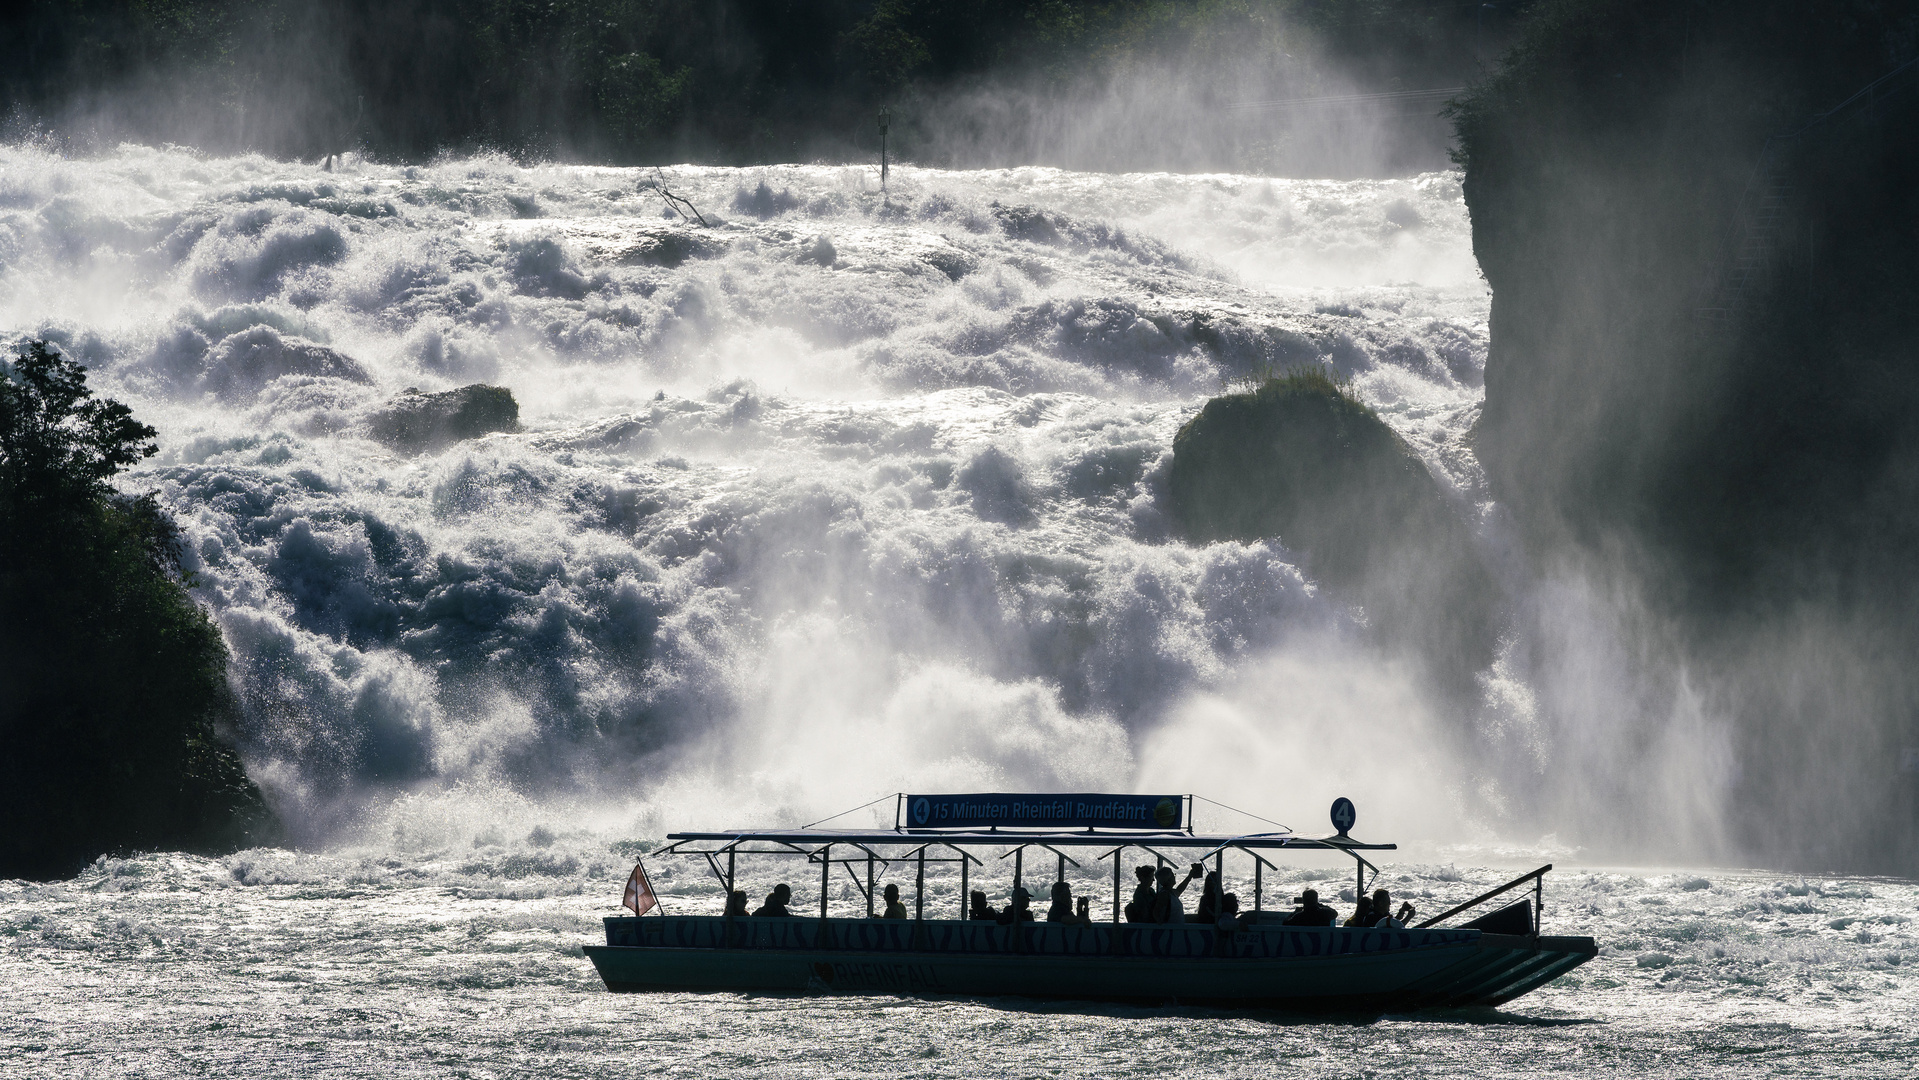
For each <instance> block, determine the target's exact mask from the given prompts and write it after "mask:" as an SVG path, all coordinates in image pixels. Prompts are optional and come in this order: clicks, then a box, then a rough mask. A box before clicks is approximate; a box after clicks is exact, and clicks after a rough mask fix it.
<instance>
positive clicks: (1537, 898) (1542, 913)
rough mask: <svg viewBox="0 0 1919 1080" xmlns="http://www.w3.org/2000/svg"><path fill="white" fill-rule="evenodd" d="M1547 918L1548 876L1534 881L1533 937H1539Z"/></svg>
mask: <svg viewBox="0 0 1919 1080" xmlns="http://www.w3.org/2000/svg"><path fill="white" fill-rule="evenodd" d="M1545 918H1546V875H1544V874H1541V875H1539V876H1538V877H1536V878H1534V879H1533V936H1534V937H1538V936H1539V928H1540V927H1541V926H1543V925H1544V924H1545Z"/></svg>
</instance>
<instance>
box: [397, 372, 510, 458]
mask: <svg viewBox="0 0 1919 1080" xmlns="http://www.w3.org/2000/svg"><path fill="white" fill-rule="evenodd" d="M518 430H520V406H519V403H518V402H516V401H514V400H513V391H511V390H508V389H507V388H506V387H504V386H487V385H486V384H484V383H474V384H472V385H471V386H462V387H460V388H459V389H458V390H447V391H443V392H441V393H437V394H423V393H421V392H419V391H418V390H408V391H407V392H406V393H405V394H403V395H401V396H400V397H398V398H396V399H394V400H393V401H392V402H390V403H388V405H387V406H386V408H384V409H381V410H380V411H379V412H376V413H374V414H373V415H372V416H371V417H370V418H369V419H368V420H367V431H368V433H369V434H371V435H372V436H373V437H374V438H375V439H378V440H379V441H381V442H383V443H385V444H387V445H388V446H391V447H393V448H394V449H395V450H402V451H405V452H407V453H410V454H417V453H421V452H423V451H428V450H438V449H440V448H442V447H445V446H450V445H452V444H453V443H456V442H460V441H461V440H463V439H477V438H479V437H480V436H482V435H485V434H488V433H489V432H494V431H518Z"/></svg>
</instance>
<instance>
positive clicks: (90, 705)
mask: <svg viewBox="0 0 1919 1080" xmlns="http://www.w3.org/2000/svg"><path fill="white" fill-rule="evenodd" d="M0 376H4V377H3V378H0V656H4V657H5V662H4V663H0V745H3V746H5V748H6V752H5V754H4V755H0V822H5V823H6V827H5V829H3V830H0V877H16V876H18V877H54V876H63V875H66V874H70V873H72V872H74V871H76V870H78V869H79V868H80V867H82V866H84V865H85V864H86V863H88V862H90V861H92V859H93V858H94V857H95V856H97V855H99V854H101V853H102V852H111V851H125V850H134V849H154V848H167V849H177V848H186V849H190V850H216V849H220V848H225V847H231V846H233V845H235V844H239V843H243V842H246V841H248V840H249V839H260V838H264V837H266V836H267V835H268V833H269V830H270V827H271V823H270V819H269V817H268V815H267V814H266V811H265V808H264V805H263V803H262V800H261V797H260V793H259V791H258V789H257V788H255V787H254V785H253V784H252V783H251V782H250V781H249V780H248V779H247V777H246V773H245V771H244V769H243V768H242V767H241V764H240V761H239V757H238V755H237V754H236V753H235V751H234V749H233V747H232V746H231V745H230V744H229V742H228V741H227V739H226V738H224V737H223V735H222V731H223V729H224V728H225V726H226V725H227V723H228V722H229V721H230V720H231V719H232V709H233V700H232V695H231V692H230V690H229V689H228V687H227V682H226V664H227V651H226V646H225V643H224V642H223V641H222V640H221V638H220V633H219V630H218V629H217V628H215V627H214V625H213V623H212V622H211V620H209V619H208V618H207V615H206V613H205V612H204V611H202V610H201V609H200V608H199V606H198V605H196V604H195V603H194V602H193V600H192V598H191V597H190V596H189V595H188V594H187V591H186V582H185V580H184V578H185V575H184V573H183V571H182V568H181V557H182V555H183V547H182V542H181V536H180V532H179V529H178V528H177V527H176V526H175V524H174V522H173V520H172V519H171V518H170V517H169V516H168V515H167V514H166V512H165V511H164V510H163V509H162V508H161V507H160V506H159V504H158V503H157V502H155V501H154V500H153V499H152V498H151V497H135V496H127V495H123V494H119V493H117V492H115V491H114V490H113V488H112V487H111V486H110V485H109V484H108V481H109V480H110V479H111V477H112V476H113V475H114V474H116V473H117V472H119V471H121V470H123V469H125V468H126V467H127V466H129V465H132V464H133V463H135V462H137V461H139V460H141V459H142V458H144V457H147V456H150V455H151V454H152V453H153V452H154V445H153V436H154V431H153V429H152V428H150V427H148V426H146V425H145V424H142V423H140V422H139V421H138V420H136V419H134V417H133V415H132V412H131V411H130V410H129V409H127V407H126V406H124V405H122V404H120V403H119V402H116V401H112V400H108V399H102V398H96V397H95V396H94V395H93V393H92V391H90V390H88V389H87V386H86V371H85V369H84V368H82V367H81V366H80V365H79V364H77V363H75V362H73V361H72V360H71V359H69V358H68V357H67V356H65V355H64V354H63V353H62V352H61V351H60V349H59V348H58V347H57V346H53V345H50V344H48V343H45V342H32V343H29V344H27V345H26V346H25V347H23V348H22V349H20V350H19V351H18V352H17V353H16V355H15V356H14V357H13V358H12V360H11V361H10V362H6V363H5V364H4V368H0Z"/></svg>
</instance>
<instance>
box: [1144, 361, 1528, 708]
mask: <svg viewBox="0 0 1919 1080" xmlns="http://www.w3.org/2000/svg"><path fill="white" fill-rule="evenodd" d="M1167 483H1168V494H1169V502H1170V504H1171V510H1172V513H1173V516H1174V518H1175V519H1176V520H1177V521H1178V522H1179V523H1180V525H1181V527H1182V528H1183V529H1184V530H1185V532H1186V535H1187V537H1188V538H1189V539H1192V540H1195V541H1208V540H1229V539H1230V540H1242V541H1253V540H1260V539H1277V540H1279V541H1280V542H1281V543H1283V544H1285V545H1286V547H1287V548H1288V549H1290V550H1291V551H1292V552H1294V553H1295V554H1296V555H1298V556H1299V557H1300V559H1301V560H1302V562H1303V563H1304V569H1305V570H1306V571H1307V572H1308V573H1309V574H1311V575H1312V576H1313V577H1315V578H1318V579H1319V580H1321V581H1323V582H1325V583H1326V584H1328V585H1330V586H1331V587H1332V588H1333V589H1334V590H1335V591H1336V592H1337V593H1339V594H1342V595H1344V596H1345V597H1347V598H1348V599H1350V600H1352V601H1356V602H1358V603H1359V604H1361V605H1362V606H1363V607H1364V608H1365V609H1366V611H1367V613H1368V615H1369V617H1370V621H1371V624H1372V626H1373V628H1374V630H1375V632H1376V633H1377V634H1378V636H1379V637H1380V639H1381V640H1382V641H1384V642H1386V643H1387V644H1389V645H1393V646H1397V647H1400V648H1404V649H1406V650H1408V651H1409V652H1411V653H1412V654H1414V655H1415V656H1417V657H1418V658H1420V659H1422V660H1424V661H1425V663H1426V664H1427V667H1428V670H1429V672H1430V673H1431V674H1432V675H1433V676H1434V677H1435V678H1436V679H1438V680H1439V681H1440V682H1441V683H1442V684H1443V685H1445V686H1446V687H1447V688H1448V689H1449V690H1451V691H1453V692H1455V693H1456V694H1459V695H1464V694H1468V693H1469V692H1470V689H1471V686H1472V681H1473V676H1474V674H1475V673H1476V672H1478V671H1480V670H1482V669H1484V668H1485V667H1486V665H1487V664H1489V663H1491V662H1492V657H1493V648H1494V644H1495V642H1496V639H1497V636H1498V631H1499V618H1498V610H1497V608H1498V605H1497V597H1496V592H1495V589H1494V586H1493V583H1492V581H1491V579H1490V577H1489V576H1488V574H1487V573H1486V570H1485V568H1484V567H1483V566H1482V565H1481V564H1480V562H1479V558H1478V555H1477V554H1476V552H1475V551H1474V549H1473V544H1472V536H1471V531H1470V529H1469V528H1468V526H1467V524H1466V521H1465V520H1464V518H1463V517H1462V516H1461V513H1460V511H1459V510H1458V509H1457V508H1455V507H1454V506H1453V505H1451V504H1450V503H1449V502H1448V501H1447V499H1446V497H1445V496H1444V494H1443V493H1442V492H1441V491H1440V488H1439V485H1438V484H1437V483H1436V482H1435V481H1434V480H1433V478H1432V474H1431V473H1429V472H1427V470H1426V466H1425V465H1424V464H1423V463H1422V462H1420V460H1419V459H1418V457H1416V456H1415V455H1414V454H1413V452H1412V450H1411V448H1409V447H1408V446H1407V445H1406V443H1405V441H1404V440H1402V439H1401V438H1400V437H1399V436H1398V435H1397V434H1396V433H1395V432H1394V431H1393V430H1392V429H1391V428H1389V427H1387V426H1386V424H1385V422H1383V421H1382V420H1380V419H1379V417H1377V416H1375V415H1373V413H1372V411H1371V410H1370V409H1368V408H1366V407H1365V406H1364V405H1362V404H1360V403H1359V402H1357V401H1354V400H1353V399H1352V398H1350V397H1347V396H1346V395H1345V394H1344V393H1343V392H1342V391H1341V389H1340V387H1339V386H1338V385H1337V384H1336V383H1334V382H1333V381H1332V380H1331V379H1330V378H1328V377H1327V376H1325V375H1323V374H1321V373H1319V372H1317V371H1309V372H1306V373H1304V374H1296V375H1291V376H1288V377H1285V378H1280V379H1272V380H1269V381H1268V382H1267V383H1266V384H1265V385H1264V386H1261V387H1260V388H1259V389H1258V390H1256V391H1254V392H1252V393H1240V394H1227V395H1224V396H1222V397H1217V398H1214V399H1213V400H1211V401H1209V402H1207V403H1206V407H1205V408H1203V409H1202V410H1200V413H1199V415H1198V416H1196V417H1194V418H1193V419H1192V420H1190V421H1188V422H1187V424H1186V426H1184V427H1182V428H1181V429H1180V430H1179V434H1178V436H1177V437H1175V439H1174V440H1173V463H1172V468H1171V471H1170V474H1169V476H1168V479H1167Z"/></svg>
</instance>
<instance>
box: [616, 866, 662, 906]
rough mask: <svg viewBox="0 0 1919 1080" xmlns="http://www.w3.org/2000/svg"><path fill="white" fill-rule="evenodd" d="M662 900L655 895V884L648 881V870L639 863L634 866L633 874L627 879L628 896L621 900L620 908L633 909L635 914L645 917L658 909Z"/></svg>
mask: <svg viewBox="0 0 1919 1080" xmlns="http://www.w3.org/2000/svg"><path fill="white" fill-rule="evenodd" d="M659 903H660V898H659V897H657V896H655V895H653V883H652V882H650V881H648V880H646V868H645V867H643V866H641V865H640V864H639V863H634V864H633V874H632V876H631V877H629V878H627V879H626V896H625V897H623V898H621V900H620V906H621V907H628V908H632V909H633V914H635V915H644V914H646V913H647V912H649V911H651V910H653V909H654V908H655V907H658V906H659Z"/></svg>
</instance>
